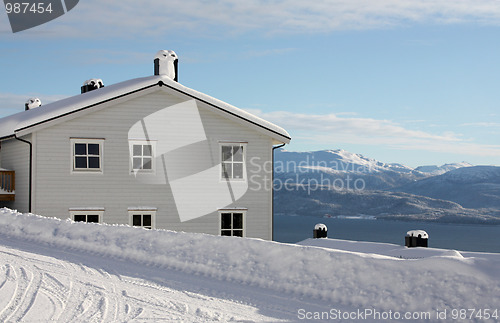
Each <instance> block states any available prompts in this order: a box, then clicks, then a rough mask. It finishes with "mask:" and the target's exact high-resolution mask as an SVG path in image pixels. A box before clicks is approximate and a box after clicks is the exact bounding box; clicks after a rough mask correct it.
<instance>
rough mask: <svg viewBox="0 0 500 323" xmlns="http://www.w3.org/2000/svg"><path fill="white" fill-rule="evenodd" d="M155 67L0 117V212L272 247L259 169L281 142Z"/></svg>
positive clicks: (159, 61)
mask: <svg viewBox="0 0 500 323" xmlns="http://www.w3.org/2000/svg"><path fill="white" fill-rule="evenodd" d="M155 61H156V62H155V71H154V72H155V75H149V76H145V77H141V78H135V79H131V80H127V81H124V82H120V83H117V84H111V85H109V86H108V85H107V86H106V87H104V84H103V83H102V80H99V79H90V80H88V81H86V82H85V84H84V86H83V89H82V92H85V93H84V94H78V95H76V96H73V97H69V98H66V99H62V100H59V101H56V102H52V103H50V104H47V105H44V107H43V108H40V109H32V110H28V111H22V112H19V113H17V114H14V115H11V116H7V117H4V118H1V119H0V166H1V167H3V168H5V170H1V172H2V174H5V175H4V177H3V178H4V179H2V184H1V188H2V189H3V191H6V192H7V190H6V189H5V188H8V190H12V192H7V193H9V195H10V196H6V197H5V198H4V200H6V199H7V198H8V199H9V200H8V201H5V202H3V201H2V203H1V204H0V207H1V206H6V207H9V208H11V209H17V210H19V211H20V212H32V213H37V214H41V215H47V216H55V217H58V218H61V219H67V218H70V219H72V220H76V221H84V222H98V223H108V224H129V225H132V226H139V227H142V228H148V229H149V228H150V229H155V228H157V229H168V230H174V231H186V232H198V233H207V234H214V235H227V236H243V237H252V238H260V239H265V240H272V239H273V197H272V196H273V191H272V190H271V189H268V188H269V187H272V178H273V169H272V168H269V167H266V165H269V164H271V163H272V161H273V154H274V151H275V148H277V147H279V146H283V145H284V144H287V143H289V142H290V140H291V138H290V135H289V134H288V132H287V131H286V130H285V129H283V128H281V127H279V126H277V125H275V124H273V123H271V122H268V121H266V120H263V119H261V118H259V117H257V116H255V115H252V114H250V113H248V112H246V111H244V110H241V109H239V108H237V107H235V106H232V105H230V104H228V103H225V102H223V101H220V100H218V99H215V98H213V97H210V96H208V95H206V94H203V93H200V92H198V91H196V90H193V89H190V88H188V87H186V86H184V85H182V84H180V83H179V82H177V81H176V80H175V79H174V78H176V69H175V65H174V62H176V61H177V55H176V54H175V53H174V52H172V51H160V52H159V54H157V55H156V56H155ZM151 72H152V71H151ZM250 161H252V162H250ZM14 175H15V177H14ZM250 175H251V176H250ZM250 179H252V180H250ZM14 184H15V191H14V190H13V189H11V188H10V187H14ZM4 195H6V194H4Z"/></svg>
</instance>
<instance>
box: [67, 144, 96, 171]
mask: <svg viewBox="0 0 500 323" xmlns="http://www.w3.org/2000/svg"><path fill="white" fill-rule="evenodd" d="M70 142H71V155H72V157H71V163H72V167H71V170H72V171H73V172H80V171H82V172H102V169H103V167H102V162H103V146H104V139H91V138H71V139H70Z"/></svg>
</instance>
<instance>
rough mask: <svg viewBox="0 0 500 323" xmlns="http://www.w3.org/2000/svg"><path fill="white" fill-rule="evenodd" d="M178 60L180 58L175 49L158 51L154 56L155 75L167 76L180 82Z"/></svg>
mask: <svg viewBox="0 0 500 323" xmlns="http://www.w3.org/2000/svg"><path fill="white" fill-rule="evenodd" d="M178 62H179V58H178V57H177V54H176V53H175V52H174V51H173V50H160V51H158V52H157V53H156V55H155V58H154V67H155V71H154V72H155V73H154V75H162V76H166V77H168V78H170V79H172V80H174V81H176V82H178V81H179V77H178Z"/></svg>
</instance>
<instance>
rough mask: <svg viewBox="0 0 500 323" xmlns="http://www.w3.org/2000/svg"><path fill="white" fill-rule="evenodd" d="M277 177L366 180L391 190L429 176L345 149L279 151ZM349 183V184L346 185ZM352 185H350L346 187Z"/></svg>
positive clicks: (366, 186) (342, 181) (369, 186)
mask: <svg viewBox="0 0 500 323" xmlns="http://www.w3.org/2000/svg"><path fill="white" fill-rule="evenodd" d="M274 166H275V168H274V169H275V176H276V177H277V178H279V179H282V180H286V179H289V181H290V180H293V181H296V182H301V181H302V180H304V179H305V180H312V179H315V180H317V181H318V182H320V183H327V184H328V183H330V184H332V183H336V184H337V185H342V186H347V183H350V182H352V183H354V182H356V183H362V185H363V188H364V189H377V190H380V189H389V188H393V187H397V186H401V185H404V184H407V183H410V182H413V181H415V180H418V179H422V178H425V177H427V176H428V175H426V174H424V173H421V172H417V171H414V170H413V169H412V168H411V167H408V166H405V165H401V164H386V163H382V162H380V161H377V160H375V159H373V158H367V157H365V156H363V155H360V154H354V153H351V152H348V151H345V150H341V149H339V150H322V151H314V152H291V151H286V150H278V151H276V152H275V164H274ZM343 184H346V185H343ZM343 188H349V187H343Z"/></svg>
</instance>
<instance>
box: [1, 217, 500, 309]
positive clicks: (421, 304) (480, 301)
mask: <svg viewBox="0 0 500 323" xmlns="http://www.w3.org/2000/svg"><path fill="white" fill-rule="evenodd" d="M0 234H1V235H7V236H11V237H16V238H19V239H23V240H30V241H33V242H37V243H41V244H46V245H50V246H52V247H54V248H61V249H66V250H70V251H72V252H88V253H93V254H98V255H100V256H104V257H110V258H115V259H121V260H126V261H132V262H136V263H140V264H144V265H147V266H155V267H161V268H169V269H175V270H179V271H182V272H185V273H192V274H195V275H202V276H205V277H208V278H214V279H218V280H222V281H231V282H236V283H239V284H243V285H251V286H258V287H262V288H267V289H272V290H275V291H279V292H283V293H284V294H288V293H292V294H296V295H299V296H301V297H307V298H316V299H322V300H325V301H327V302H329V303H330V304H332V305H333V304H335V305H336V306H341V305H342V306H343V307H344V308H353V309H355V308H361V309H362V308H376V309H377V310H387V311H389V310H392V311H429V312H430V311H437V310H439V311H442V310H444V309H457V308H476V309H479V308H482V309H485V308H490V309H494V308H495V307H496V306H498V304H500V282H499V280H498V277H497V276H498V274H497V273H498V269H499V268H500V266H499V264H500V263H499V262H498V261H495V260H493V259H489V260H487V259H483V258H474V257H458V256H453V255H452V256H450V255H443V256H435V257H430V258H425V259H418V260H404V259H398V258H394V257H390V256H384V255H376V254H370V253H360V252H350V251H339V250H332V249H327V248H320V247H312V246H298V245H291V244H282V243H276V242H268V241H263V240H259V239H242V238H236V237H218V236H210V235H205V234H194V233H180V232H172V231H164V230H152V231H151V230H145V229H140V228H132V227H128V226H119V225H99V224H85V223H73V222H72V221H70V220H66V221H63V220H59V219H55V218H44V217H41V216H36V215H28V214H20V213H17V212H14V211H11V210H9V209H5V208H4V209H0ZM318 240H326V239H318Z"/></svg>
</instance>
